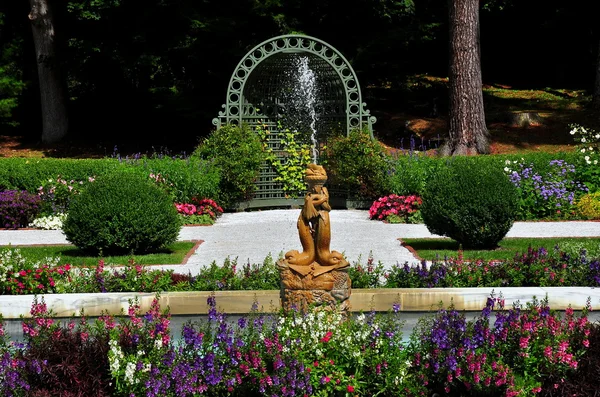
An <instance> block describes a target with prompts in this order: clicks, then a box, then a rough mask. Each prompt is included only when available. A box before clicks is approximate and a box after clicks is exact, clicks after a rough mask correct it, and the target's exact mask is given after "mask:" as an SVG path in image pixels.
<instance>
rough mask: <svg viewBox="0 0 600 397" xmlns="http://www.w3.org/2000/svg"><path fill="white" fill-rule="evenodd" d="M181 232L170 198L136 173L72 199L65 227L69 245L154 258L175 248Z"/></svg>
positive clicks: (101, 182)
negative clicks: (167, 247)
mask: <svg viewBox="0 0 600 397" xmlns="http://www.w3.org/2000/svg"><path fill="white" fill-rule="evenodd" d="M180 229H181V224H180V222H179V218H178V216H177V209H176V208H175V206H174V205H173V202H172V201H171V200H170V199H169V197H168V196H167V194H166V193H165V192H164V191H163V190H161V189H160V188H159V187H157V186H155V185H153V184H152V182H150V181H148V180H145V179H143V178H142V177H140V176H139V175H136V174H132V173H117V174H110V175H107V176H104V177H100V178H98V179H97V180H96V182H95V183H93V184H90V186H89V187H88V188H87V189H85V190H84V191H83V192H82V193H81V194H80V195H78V196H75V197H74V198H73V200H72V202H71V205H70V207H69V213H68V215H67V219H66V220H65V222H64V224H63V232H64V234H65V236H66V237H67V240H69V241H70V242H71V243H73V244H75V245H76V246H77V247H79V248H81V249H83V250H86V251H91V252H94V253H102V254H108V253H111V254H123V253H125V254H127V253H147V252H152V251H155V250H157V249H159V248H161V247H163V246H165V245H168V244H171V243H173V242H175V241H176V240H177V236H178V235H179V230H180Z"/></svg>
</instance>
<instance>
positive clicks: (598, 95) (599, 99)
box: [592, 41, 600, 110]
mask: <svg viewBox="0 0 600 397" xmlns="http://www.w3.org/2000/svg"><path fill="white" fill-rule="evenodd" d="M592 106H593V107H594V109H597V110H600V41H599V42H598V56H597V58H596V84H595V86H594V95H593V101H592Z"/></svg>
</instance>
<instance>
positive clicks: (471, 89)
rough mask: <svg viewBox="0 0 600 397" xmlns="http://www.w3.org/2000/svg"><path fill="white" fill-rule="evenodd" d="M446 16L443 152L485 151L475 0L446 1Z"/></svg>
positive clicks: (486, 139) (485, 138) (477, 5)
mask: <svg viewBox="0 0 600 397" xmlns="http://www.w3.org/2000/svg"><path fill="white" fill-rule="evenodd" d="M448 12H449V16H450V75H449V80H450V82H449V83H450V112H449V113H450V114H449V117H450V120H449V126H450V130H449V132H448V133H449V139H448V141H446V143H445V144H444V145H443V146H442V148H441V153H442V154H443V155H461V154H478V153H489V132H488V130H487V127H486V125H485V112H484V109H483V86H482V80H481V56H480V47H479V45H480V44H479V0H448Z"/></svg>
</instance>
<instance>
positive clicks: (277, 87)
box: [213, 34, 376, 207]
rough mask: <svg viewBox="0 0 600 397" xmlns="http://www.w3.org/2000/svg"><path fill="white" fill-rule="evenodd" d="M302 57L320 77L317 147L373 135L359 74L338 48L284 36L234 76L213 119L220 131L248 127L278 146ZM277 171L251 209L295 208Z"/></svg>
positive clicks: (262, 184) (265, 172)
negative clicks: (265, 132)
mask: <svg viewBox="0 0 600 397" xmlns="http://www.w3.org/2000/svg"><path fill="white" fill-rule="evenodd" d="M299 57H306V58H308V61H307V62H308V64H309V67H310V69H311V70H312V71H314V73H315V75H316V76H317V85H318V97H319V100H318V103H317V104H316V106H315V107H316V108H317V109H316V113H317V114H318V119H317V121H316V126H315V127H316V128H315V129H316V131H317V137H316V138H317V142H319V144H324V143H325V142H327V140H328V138H329V137H331V136H334V135H348V134H349V133H350V131H351V130H352V129H357V128H358V129H368V131H369V133H370V134H371V137H372V136H373V124H374V123H375V122H376V119H375V117H374V116H371V114H370V112H369V110H368V109H367V108H366V104H365V103H364V102H362V95H361V90H360V85H359V83H358V79H357V77H356V73H355V72H354V70H353V69H352V66H351V65H350V63H349V62H348V61H347V60H346V58H345V57H344V56H343V55H342V54H341V53H340V52H339V51H338V50H336V49H335V48H334V47H332V46H331V45H329V44H327V43H326V42H324V41H322V40H319V39H317V38H314V37H310V36H304V35H297V34H294V35H284V36H278V37H273V38H271V39H268V40H266V41H264V42H262V43H260V44H258V45H257V46H256V47H254V48H253V49H251V50H250V51H249V52H248V53H247V54H246V55H245V56H244V57H243V58H242V59H241V61H240V62H239V63H238V65H237V66H236V68H235V70H234V71H233V73H232V75H231V79H230V81H229V86H228V88H227V97H226V100H225V104H223V105H222V108H223V110H221V111H220V112H219V115H218V117H216V118H214V119H213V124H214V125H215V126H217V127H219V126H222V125H226V124H238V125H241V124H242V123H245V124H248V125H249V126H250V128H253V129H256V128H257V127H258V126H265V127H266V128H268V129H269V131H270V134H269V141H268V145H269V146H270V147H272V148H276V147H278V143H279V142H278V140H279V137H278V132H280V131H279V130H280V129H281V121H282V120H284V119H285V118H286V117H289V114H288V115H286V112H288V113H291V111H290V109H289V108H286V107H285V104H284V102H285V100H284V97H285V95H286V90H287V89H288V88H289V84H290V76H292V75H293V74H294V72H295V70H294V67H295V62H296V60H297V59H298V58H299ZM274 177H275V175H274V172H273V170H272V169H270V167H268V166H266V165H265V166H263V167H262V169H261V174H260V178H259V180H258V181H257V189H256V194H255V199H254V200H253V201H252V202H251V203H247V205H246V206H250V207H259V206H260V207H269V206H271V207H272V206H281V205H290V201H289V200H287V199H286V195H285V192H283V191H282V189H281V186H277V183H274V182H273V178H274Z"/></svg>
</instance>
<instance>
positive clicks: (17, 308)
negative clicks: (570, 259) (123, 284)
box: [0, 287, 600, 319]
mask: <svg viewBox="0 0 600 397" xmlns="http://www.w3.org/2000/svg"><path fill="white" fill-rule="evenodd" d="M492 292H493V293H494V294H495V295H496V296H498V294H499V293H502V295H503V297H504V299H505V306H506V307H507V308H509V307H511V306H512V304H513V303H516V302H517V301H518V302H520V303H521V304H522V305H525V304H526V303H527V302H531V301H532V300H533V297H536V298H537V299H543V298H544V297H546V296H548V302H549V305H550V308H551V309H554V310H559V311H563V310H565V309H567V308H568V307H569V305H571V306H572V308H573V309H574V310H580V309H581V308H583V307H584V306H585V305H586V301H587V299H588V297H589V298H590V299H591V304H592V308H594V307H597V306H598V305H599V304H600V289H598V288H593V287H507V288H380V289H353V290H352V295H351V296H350V311H351V312H361V311H363V312H368V311H371V310H374V311H377V312H386V311H389V310H391V309H392V306H393V305H394V304H400V311H401V312H407V313H409V312H419V313H421V312H432V311H436V310H437V308H438V307H439V305H440V303H442V304H443V306H444V307H448V306H449V305H450V304H454V308H455V309H456V310H458V311H466V312H479V311H481V309H482V308H483V307H484V306H485V304H486V301H487V298H488V297H489V296H490V294H491V293H492ZM212 294H214V295H215V298H216V302H217V307H218V309H219V310H221V311H223V312H225V313H227V314H246V313H249V312H250V311H251V307H252V304H253V302H257V304H258V308H259V311H260V312H263V313H268V312H275V311H278V310H279V309H280V307H281V303H280V291H279V290H266V291H216V292H209V291H198V292H164V293H162V294H161V295H160V304H161V307H163V308H166V307H167V306H168V307H169V308H170V312H171V314H172V315H204V314H206V313H208V305H207V303H206V300H207V298H208V297H209V296H210V295H212ZM42 296H43V298H44V300H45V302H46V304H47V306H48V309H51V310H52V311H53V312H54V313H55V315H56V316H57V317H78V316H80V315H81V310H82V309H83V311H84V314H85V315H86V316H90V317H95V316H100V315H101V314H102V312H103V311H104V312H108V313H109V314H112V315H117V316H118V315H120V314H121V313H122V311H123V312H125V313H126V312H127V308H128V307H129V300H131V299H134V298H136V297H137V298H138V299H139V303H140V307H141V310H142V312H145V311H147V310H148V309H149V308H150V304H151V302H152V300H153V299H154V297H155V294H153V293H138V292H114V293H93V294H48V295H40V296H38V299H39V298H41V297H42ZM33 299H34V296H33V295H15V296H12V295H4V296H0V312H2V315H3V317H4V318H5V319H20V318H21V317H30V313H29V311H30V309H31V304H32V302H33Z"/></svg>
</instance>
